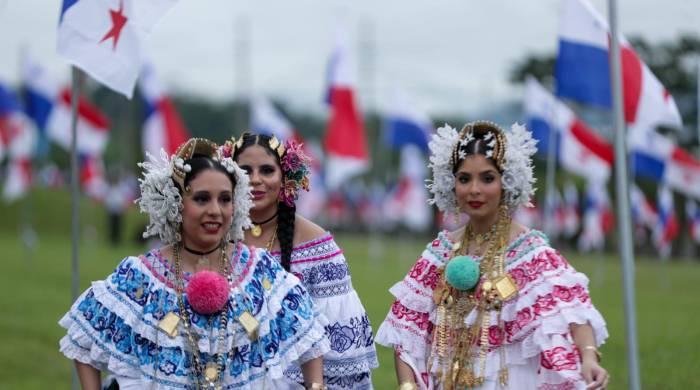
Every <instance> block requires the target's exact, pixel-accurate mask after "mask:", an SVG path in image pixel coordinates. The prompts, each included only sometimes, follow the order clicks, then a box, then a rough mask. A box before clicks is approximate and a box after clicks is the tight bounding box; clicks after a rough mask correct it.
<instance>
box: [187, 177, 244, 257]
mask: <svg viewBox="0 0 700 390" xmlns="http://www.w3.org/2000/svg"><path fill="white" fill-rule="evenodd" d="M231 184H232V183H231V180H230V179H229V178H228V176H226V175H225V174H224V173H222V172H219V171H217V170H214V169H205V170H203V171H201V172H200V173H199V174H198V175H197V176H196V177H195V178H194V179H193V180H191V181H190V182H189V184H188V186H189V188H190V190H189V192H185V193H184V194H183V197H182V205H183V208H182V232H183V239H184V240H185V244H186V245H187V246H188V247H192V249H195V250H200V251H207V250H210V249H212V248H213V247H215V246H217V245H219V243H220V242H221V240H222V239H223V237H224V235H225V234H226V232H227V231H228V229H229V226H231V219H232V218H233V191H232V185H231Z"/></svg>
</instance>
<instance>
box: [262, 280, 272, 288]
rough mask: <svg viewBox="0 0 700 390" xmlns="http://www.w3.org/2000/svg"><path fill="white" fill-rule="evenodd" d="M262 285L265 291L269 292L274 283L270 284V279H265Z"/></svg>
mask: <svg viewBox="0 0 700 390" xmlns="http://www.w3.org/2000/svg"><path fill="white" fill-rule="evenodd" d="M262 285H263V288H264V289H265V290H269V289H271V288H272V283H270V279H268V278H264V279H263V281H262Z"/></svg>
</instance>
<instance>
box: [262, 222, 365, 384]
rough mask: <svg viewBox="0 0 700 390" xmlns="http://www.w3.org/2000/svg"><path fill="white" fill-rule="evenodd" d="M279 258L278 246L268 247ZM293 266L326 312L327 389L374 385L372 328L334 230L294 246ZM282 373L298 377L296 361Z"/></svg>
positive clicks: (321, 308)
mask: <svg viewBox="0 0 700 390" xmlns="http://www.w3.org/2000/svg"><path fill="white" fill-rule="evenodd" d="M272 254H273V255H274V256H275V257H276V258H277V259H278V260H279V257H280V253H279V252H273V253H272ZM291 272H292V273H293V274H294V275H296V276H297V277H298V278H299V279H300V280H301V282H302V284H303V285H304V287H305V288H306V289H307V291H308V292H309V294H310V295H311V296H312V297H313V300H314V303H315V305H316V308H317V309H318V310H319V311H320V312H321V313H322V314H323V315H324V316H325V317H326V318H327V320H328V324H327V325H326V326H325V331H326V336H327V337H328V340H329V341H330V348H331V350H330V351H329V352H328V353H326V354H324V356H323V372H324V383H325V384H326V385H327V386H328V388H329V389H333V390H337V389H372V388H373V387H372V377H371V370H372V369H374V368H376V367H377V366H378V362H377V355H376V350H375V346H374V334H373V332H372V327H371V324H370V321H369V318H368V317H367V312H366V311H365V308H364V307H363V306H362V303H361V302H360V298H359V296H358V295H357V292H356V291H355V289H354V288H353V287H352V280H351V277H350V269H349V268H348V264H347V262H346V261H345V256H343V251H342V249H340V248H339V247H338V244H336V242H335V240H334V239H333V236H332V235H331V234H330V233H326V234H324V235H323V236H321V237H319V238H317V239H315V240H312V241H308V242H305V243H302V244H299V245H297V246H295V247H294V248H293V250H292V258H291ZM285 375H286V376H287V377H288V378H289V379H291V380H292V381H295V382H301V381H302V377H301V370H300V369H299V367H298V366H292V367H289V368H288V369H287V371H286V372H285Z"/></svg>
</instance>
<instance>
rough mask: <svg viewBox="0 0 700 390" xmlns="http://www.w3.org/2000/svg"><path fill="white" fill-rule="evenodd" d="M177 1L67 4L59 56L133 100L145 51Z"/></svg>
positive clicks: (76, 0)
mask: <svg viewBox="0 0 700 390" xmlns="http://www.w3.org/2000/svg"><path fill="white" fill-rule="evenodd" d="M173 4H175V0H102V1H90V0H63V5H62V7H61V16H60V19H59V22H58V54H59V55H61V56H62V57H63V58H64V59H65V60H66V61H68V62H70V63H71V64H73V65H75V66H77V67H79V68H80V69H82V70H84V71H85V72H87V73H88V74H90V76H92V77H93V78H94V79H95V80H97V81H99V82H101V83H102V84H104V85H106V86H108V87H109V88H111V89H113V90H115V91H117V92H119V93H121V94H123V95H125V96H127V97H128V98H131V96H132V93H133V91H134V86H135V85H136V79H137V78H138V75H139V72H140V71H141V65H142V52H141V51H142V49H141V45H142V44H143V42H144V40H145V39H146V38H147V37H148V35H149V34H150V32H151V30H152V28H153V26H154V25H155V24H156V22H158V20H159V19H160V18H161V17H162V16H163V15H164V14H165V12H167V11H168V10H169V9H170V7H172V6H173Z"/></svg>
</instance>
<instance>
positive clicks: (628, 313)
mask: <svg viewBox="0 0 700 390" xmlns="http://www.w3.org/2000/svg"><path fill="white" fill-rule="evenodd" d="M608 18H609V19H610V20H609V22H610V34H611V36H612V39H611V40H610V65H611V66H610V71H611V75H610V80H611V81H612V88H611V89H612V100H613V124H614V130H615V176H616V180H615V187H616V196H615V202H616V203H617V218H618V226H619V229H620V241H619V245H620V255H621V256H622V280H623V291H624V299H625V331H626V332H625V337H626V341H627V370H628V373H627V375H628V380H629V388H630V389H632V390H639V389H641V384H640V380H639V355H638V350H637V323H636V318H637V315H636V309H635V302H634V279H635V278H634V273H635V271H634V248H633V246H632V227H631V222H630V209H629V189H628V180H629V176H628V171H627V147H626V139H625V133H626V132H625V122H624V114H623V111H622V108H623V104H622V103H623V95H622V68H621V64H620V44H619V41H618V36H619V34H618V32H617V27H618V26H617V2H616V0H608Z"/></svg>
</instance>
